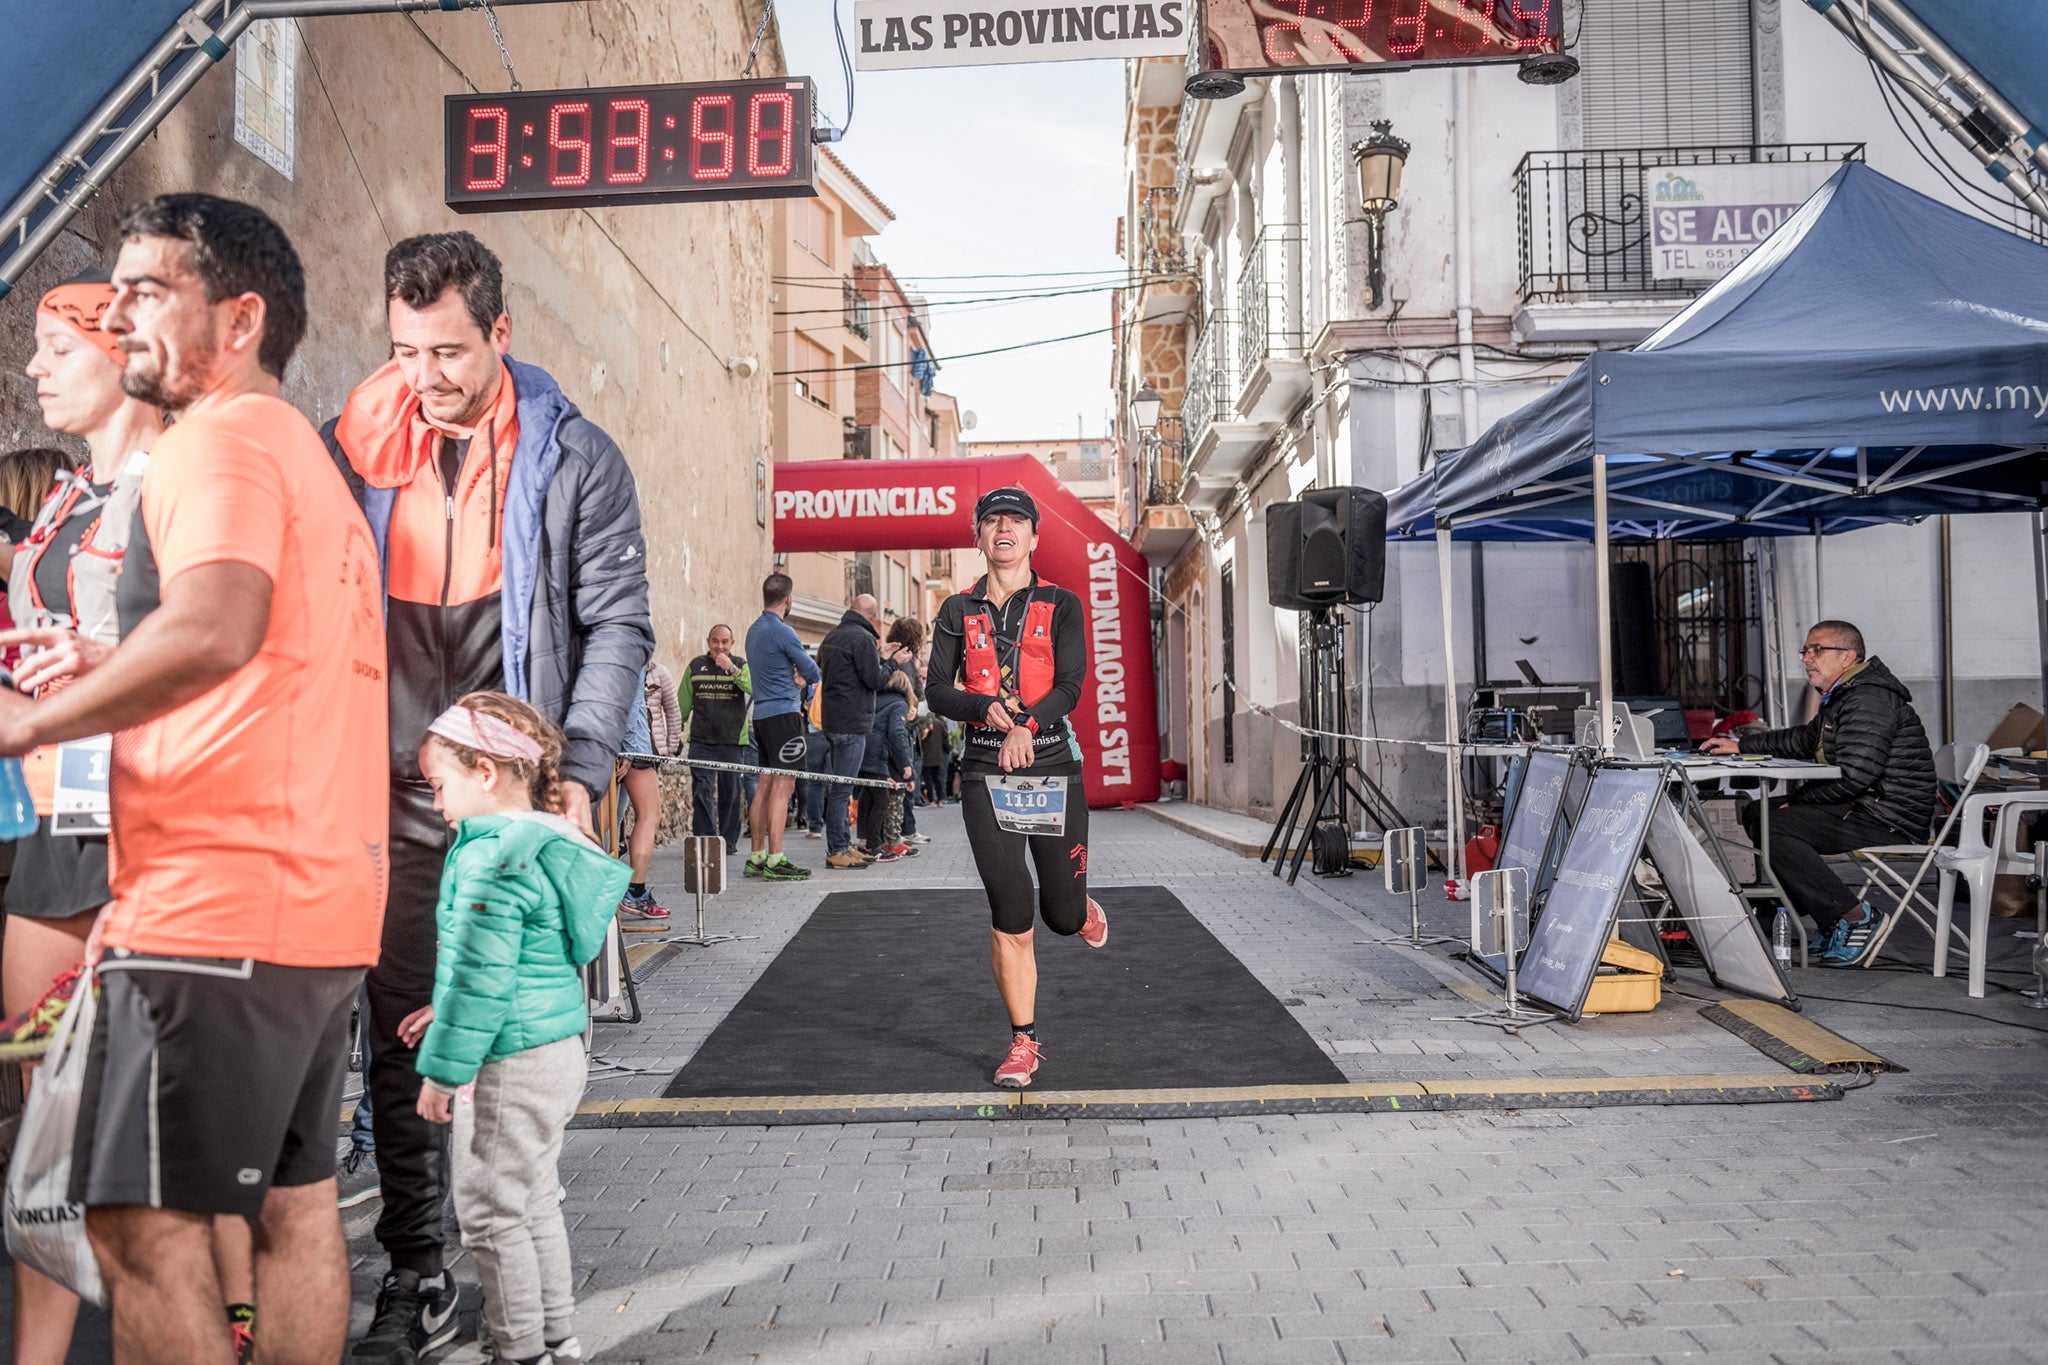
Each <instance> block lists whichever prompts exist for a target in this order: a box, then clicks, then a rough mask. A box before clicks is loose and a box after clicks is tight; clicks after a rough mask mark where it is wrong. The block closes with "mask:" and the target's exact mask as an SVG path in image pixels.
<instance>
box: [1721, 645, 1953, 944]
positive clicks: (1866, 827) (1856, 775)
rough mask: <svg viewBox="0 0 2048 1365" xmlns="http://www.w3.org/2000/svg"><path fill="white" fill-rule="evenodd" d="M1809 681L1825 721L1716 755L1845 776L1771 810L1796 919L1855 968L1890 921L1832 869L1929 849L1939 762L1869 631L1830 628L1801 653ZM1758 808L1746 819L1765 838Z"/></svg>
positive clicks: (1777, 858) (1775, 866)
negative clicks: (1863, 851)
mask: <svg viewBox="0 0 2048 1365" xmlns="http://www.w3.org/2000/svg"><path fill="white" fill-rule="evenodd" d="M1799 659H1800V662H1801V663H1802V664H1804V665H1805V667H1806V677H1807V680H1808V681H1809V682H1811V683H1812V684H1813V685H1814V686H1815V687H1817V688H1819V689H1820V714H1819V715H1817V716H1815V717H1814V718H1813V719H1812V720H1811V721H1809V722H1807V723H1806V724H1805V725H1795V726H1793V727H1791V728H1790V729H1787V730H1768V731H1765V732H1764V733H1762V734H1754V735H1745V736H1743V738H1742V740H1741V743H1740V747H1739V750H1738V746H1737V744H1736V742H1735V741H1734V740H1731V739H1716V740H1709V741H1708V742H1707V744H1706V745H1705V746H1704V747H1705V749H1706V751H1707V752H1708V753H1720V754H1728V753H1736V752H1738V751H1739V752H1741V753H1746V754H1770V755H1772V756H1773V757H1776V758H1802V759H1811V760H1813V761H1814V762H1817V763H1828V764H1832V765H1833V766H1835V767H1837V768H1840V769H1841V770H1842V775H1841V776H1840V777H1839V778H1836V779H1835V780H1833V781H1831V782H1807V783H1804V784H1802V785H1801V786H1799V787H1798V788H1797V789H1796V790H1795V791H1794V792H1793V793H1792V795H1791V796H1789V797H1779V798H1774V804H1773V805H1772V807H1771V872H1772V873H1773V874H1774V875H1775V876H1776V877H1777V879H1778V884H1779V885H1780V886H1783V887H1784V888H1785V894H1786V895H1787V896H1788V897H1790V898H1791V901H1792V910H1793V913H1795V914H1806V915H1809V916H1811V917H1812V919H1813V922H1814V924H1815V925H1816V926H1817V927H1818V928H1819V929H1820V932H1821V940H1820V944H1819V953H1818V960H1819V961H1820V963H1821V964H1822V965H1824V966H1829V967H1853V966H1856V965H1857V964H1858V963H1860V962H1862V961H1863V959H1864V958H1865V957H1866V956H1868V955H1869V953H1870V951H1871V945H1872V944H1873V943H1875V942H1877V941H1878V938H1879V931H1880V930H1882V929H1883V927H1884V922H1885V912H1884V911H1882V910H1880V909H1878V908H1877V907H1875V906H1872V905H1869V904H1867V903H1859V902H1858V901H1857V899H1856V897H1855V895H1854V894H1853V893H1851V892H1850V890H1849V888H1848V886H1847V885H1846V884H1845V883H1843V881H1842V880H1841V878H1839V877H1837V876H1836V875H1835V873H1834V871H1833V870H1832V869H1831V868H1829V867H1828V865H1827V864H1826V863H1825V862H1824V861H1822V855H1823V854H1828V853H1847V852H1849V851H1850V850H1851V849H1858V848H1867V847H1869V846H1871V845H1874V844H1899V843H1920V842H1922V841H1923V840H1925V839H1926V838H1927V834H1928V826H1929V825H1930V824H1931V823H1932V821H1933V817H1934V798H1935V777H1934V754H1933V751H1932V750H1930V749H1929V748H1928V745H1927V731H1926V730H1925V729H1923V728H1922V727H1921V725H1920V717H1919V716H1917V715H1915V714H1914V712H1913V694H1912V693H1910V692H1908V691H1907V690H1906V685H1905V684H1904V683H1902V682H1900V681H1899V680H1898V679H1897V678H1895V677H1893V676H1892V673H1891V670H1890V669H1888V668H1886V667H1885V666H1884V661H1883V660H1881V659H1871V658H1866V657H1864V653H1863V632H1862V631H1860V630H1858V629H1856V627H1854V626H1852V625H1850V624H1849V623H1848V622H1847V621H1822V622H1821V623H1820V624H1818V625H1816V626H1815V627H1814V628H1813V629H1812V630H1809V631H1808V632H1807V633H1806V647H1805V648H1804V649H1802V650H1800V651H1799ZM1759 814H1760V811H1759V808H1757V807H1756V806H1751V807H1750V809H1749V810H1748V811H1746V812H1745V813H1744V816H1743V823H1744V824H1745V825H1746V826H1748V828H1749V833H1750V838H1751V839H1755V838H1756V833H1757V818H1758V815H1759Z"/></svg>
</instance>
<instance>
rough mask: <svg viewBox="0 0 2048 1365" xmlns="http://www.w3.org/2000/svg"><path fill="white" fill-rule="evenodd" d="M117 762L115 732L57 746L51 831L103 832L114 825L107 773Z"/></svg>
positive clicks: (92, 833) (71, 832) (96, 833)
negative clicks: (108, 795) (115, 759)
mask: <svg viewBox="0 0 2048 1365" xmlns="http://www.w3.org/2000/svg"><path fill="white" fill-rule="evenodd" d="M113 761H114V739H113V736H112V735H94V736H93V737H92V738H90V739H74V740H70V741H68V742H67V743H64V744H59V745H58V746H57V783H56V787H55V789H54V791H53V792H52V795H51V799H50V833H52V834H72V835H82V834H91V835H103V834H105V833H107V832H108V830H110V829H112V828H113V823H114V820H113V805H112V803H111V802H110V801H109V800H108V799H107V776H108V772H109V770H110V769H111V768H112V766H113Z"/></svg>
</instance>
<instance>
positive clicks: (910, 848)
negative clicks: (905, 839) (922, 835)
mask: <svg viewBox="0 0 2048 1365" xmlns="http://www.w3.org/2000/svg"><path fill="white" fill-rule="evenodd" d="M886 851H887V852H889V853H890V854H892V855H894V856H895V857H898V858H915V857H916V856H917V855H918V854H919V853H920V852H922V851H923V850H921V849H919V848H918V847H917V846H916V845H915V844H907V843H906V844H891V845H889V847H888V849H887V850H886Z"/></svg>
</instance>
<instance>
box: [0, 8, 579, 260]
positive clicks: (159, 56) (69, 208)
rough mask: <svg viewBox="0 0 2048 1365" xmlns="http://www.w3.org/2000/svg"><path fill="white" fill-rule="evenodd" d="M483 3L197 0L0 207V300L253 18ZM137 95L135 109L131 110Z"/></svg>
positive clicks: (292, 16)
mask: <svg viewBox="0 0 2048 1365" xmlns="http://www.w3.org/2000/svg"><path fill="white" fill-rule="evenodd" d="M489 3H490V4H492V5H497V6H509V5H546V4H583V3H588V0H489ZM482 7H483V6H482V5H481V4H479V3H478V0H239V3H238V0H195V2H194V4H193V5H192V7H191V8H190V9H188V10H186V11H185V12H184V13H183V14H182V15H180V16H178V21H177V23H176V24H175V25H173V26H172V28H171V30H170V31H169V32H168V33H166V34H164V36H163V37H162V38H160V39H158V40H157V42H156V45H155V46H154V47H152V48H150V50H149V51H148V53H146V54H145V55H144V56H143V59H142V60H141V61H140V62H139V63H137V64H136V66H135V68H134V70H132V71H130V72H129V73H128V75H127V76H126V77H125V78H124V79H123V80H122V81H121V82H120V84H118V85H116V86H115V87H114V88H113V90H111V91H110V92H108V94H107V97H106V98H105V99H104V100H102V101H100V103H99V105H98V107H96V108H95V109H94V110H93V112H92V114H91V115H90V116H89V117H87V119H86V120H85V122H84V123H82V124H80V125H79V127H78V129H77V130H76V131H75V132H73V133H72V135H71V136H70V138H68V139H67V140H66V141H65V143H64V145H63V146H62V147H61V148H59V149H58V152H57V155H56V156H55V157H53V158H52V159H51V160H50V162H49V164H48V165H46V166H45V167H43V170H42V172H41V174H39V175H37V176H36V178H35V179H34V180H33V181H31V182H30V183H29V184H28V185H27V186H25V187H24V188H23V189H22V191H21V192H20V193H19V194H17V195H16V196H15V198H14V201H13V202H12V203H10V204H9V205H8V206H7V208H6V211H5V212H4V213H0V242H4V243H6V244H7V245H6V248H5V250H6V256H5V258H4V259H0V298H4V297H6V296H7V294H8V293H10V292H11V291H12V290H13V288H14V286H15V283H16V282H17V281H19V280H20V279H21V277H22V275H23V274H24V273H26V272H27V270H28V268H29V266H30V265H32V264H33V263H34V262H35V259H36V258H37V257H38V256H40V255H42V254H43V252H44V251H45V250H47V249H48V248H49V245H50V243H52V242H54V241H55V240H56V239H57V236H58V234H60V233H62V232H63V231H64V229H65V228H66V227H68V226H69V225H70V223H71V220H72V219H74V218H76V217H77V216H78V215H79V213H80V212H81V211H82V210H83V209H84V208H85V206H86V204H87V203H89V202H90V201H91V199H92V197H93V195H95V194H97V193H98V192H99V191H100V189H101V187H102V186H104V185H105V184H106V183H107V181H108V180H109V179H111V178H112V177H113V174H114V172H115V171H116V170H118V169H119V168H120V166H121V165H122V163H123V162H125V161H127V159H128V158H129V157H130V156H131V155H132V154H133V153H134V151H135V149H136V148H137V147H139V146H141V145H142V140H143V139H144V138H146V137H148V136H149V135H150V133H152V132H154V131H155V130H156V127H157V125H158V124H160V123H162V122H163V120H164V118H165V116H166V115H168V114H169V113H170V112H171V110H172V109H174V108H176V107H177V105H178V102H179V101H180V100H182V99H183V98H184V97H185V95H186V94H187V93H188V92H189V91H190V90H191V89H192V87H193V86H194V85H196V84H198V83H199V79H200V77H202V76H204V75H205V74H206V73H207V72H208V71H210V70H212V69H213V68H214V67H215V66H217V65H218V64H219V63H220V62H221V60H222V59H223V58H225V57H226V56H227V55H228V51H229V49H230V48H231V47H232V46H233V44H234V41H235V39H237V38H239V37H241V35H242V33H243V31H244V30H245V29H247V28H248V27H249V25H250V24H252V23H254V22H255V21H256V20H258V19H309V18H319V17H323V16H327V15H345V14H396V13H404V12H407V11H415V10H443V11H447V12H450V13H453V12H457V11H460V10H464V9H477V8H482ZM138 102H140V103H139V107H138Z"/></svg>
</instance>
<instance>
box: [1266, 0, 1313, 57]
mask: <svg viewBox="0 0 2048 1365" xmlns="http://www.w3.org/2000/svg"><path fill="white" fill-rule="evenodd" d="M1308 5H1309V0H1294V17H1293V18H1292V19H1278V20H1275V21H1274V22H1272V23H1270V24H1265V25H1262V27H1263V28H1264V30H1265V32H1264V33H1263V34H1262V35H1261V36H1260V38H1259V41H1260V42H1261V43H1264V44H1265V47H1266V60H1267V61H1269V62H1286V63H1291V62H1293V60H1294V59H1295V57H1296V55H1297V53H1296V51H1295V48H1296V45H1297V40H1298V39H1299V37H1300V34H1301V21H1302V20H1304V19H1306V18H1308ZM1283 33H1292V34H1294V35H1295V37H1294V38H1290V39H1288V40H1287V43H1286V51H1284V52H1283V51H1281V50H1280V49H1279V48H1277V47H1275V46H1273V40H1274V39H1275V38H1277V37H1279V36H1280V35H1281V34H1283Z"/></svg>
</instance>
